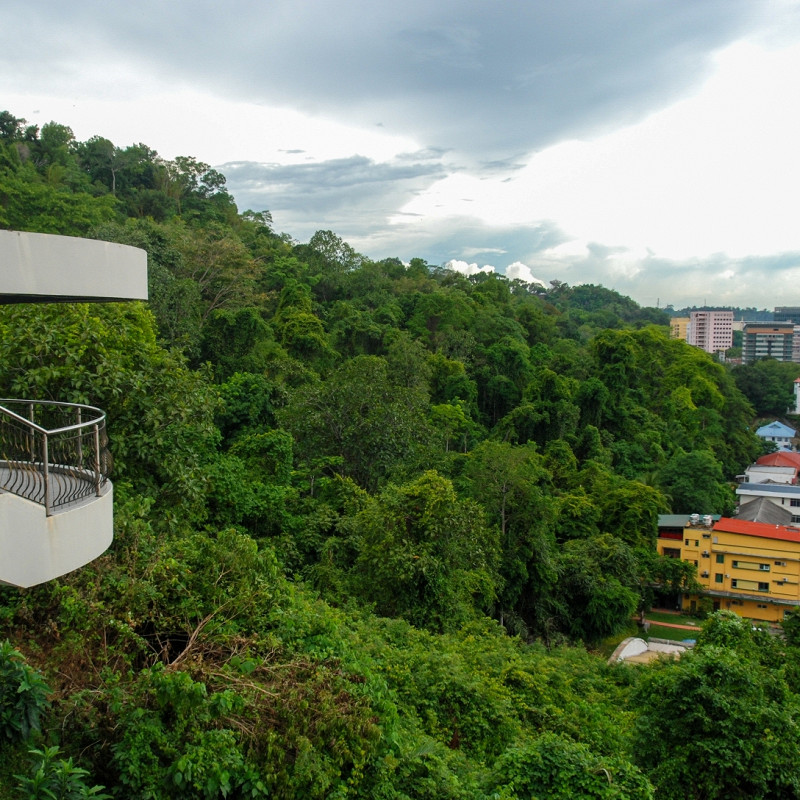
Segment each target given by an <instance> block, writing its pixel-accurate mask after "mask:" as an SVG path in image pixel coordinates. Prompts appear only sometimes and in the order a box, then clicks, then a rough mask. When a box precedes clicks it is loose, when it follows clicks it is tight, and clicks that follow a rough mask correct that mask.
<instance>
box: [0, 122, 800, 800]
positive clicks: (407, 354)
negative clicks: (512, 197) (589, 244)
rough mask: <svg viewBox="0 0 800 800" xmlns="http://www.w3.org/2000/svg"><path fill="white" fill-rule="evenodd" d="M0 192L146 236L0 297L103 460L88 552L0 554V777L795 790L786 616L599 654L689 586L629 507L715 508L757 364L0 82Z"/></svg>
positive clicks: (793, 634) (9, 213)
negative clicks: (89, 281)
mask: <svg viewBox="0 0 800 800" xmlns="http://www.w3.org/2000/svg"><path fill="white" fill-rule="evenodd" d="M0 228H5V229H14V230H26V231H35V232H41V233H54V234H66V235H74V236H84V237H90V238H97V239H103V240H107V241H112V242H119V243H123V244H129V245H134V246H137V247H140V248H143V249H145V250H146V251H147V253H148V261H149V293H150V300H149V302H148V303H146V304H145V303H111V304H94V305H91V304H51V305H25V304H20V305H7V306H2V307H0V392H1V393H2V396H4V397H23V398H37V399H57V400H62V401H69V402H80V403H90V404H92V405H95V406H99V407H101V408H103V409H104V410H105V411H106V412H107V413H108V430H109V437H110V440H111V443H110V446H111V450H112V453H113V458H114V472H113V475H112V477H113V480H114V492H115V536H114V543H113V545H112V547H111V548H110V549H109V551H108V552H107V553H106V554H105V555H103V556H102V557H100V558H99V559H97V560H96V561H94V562H93V563H91V564H89V565H88V566H86V567H84V568H82V569H80V570H77V571H76V572H74V573H71V574H69V575H67V576H64V577H63V578H60V579H58V580H55V581H52V582H50V583H47V584H44V585H40V586H38V587H34V588H32V589H27V590H21V589H16V588H13V587H2V588H0V641H3V640H4V644H2V645H0V752H1V753H2V759H0V798H89V797H91V798H102V797H115V798H126V799H128V798H130V799H135V800H151V799H152V800H160V798H171V800H183V798H187V799H188V798H209V799H210V798H223V797H224V798H261V797H270V798H371V799H373V800H406V799H411V798H431V800H434V798H435V799H436V800H443V799H445V798H453V800H455V799H456V798H458V799H459V800H460V799H462V798H463V799H464V800H467V799H470V800H473V799H477V798H496V799H497V800H523V799H525V800H530V799H531V798H540V799H541V800H544V799H545V798H565V799H566V798H615V800H616V799H619V800H627V799H628V798H630V800H642V799H645V800H646V798H651V797H656V798H659V799H660V798H675V799H676V800H677V799H678V798H681V799H683V798H696V800H705V799H706V798H709V799H710V798H722V797H725V798H776V797H797V796H800V759H798V757H797V755H798V752H799V750H798V748H799V747H800V729H798V715H799V714H800V696H799V695H798V693H799V692H800V666H799V665H800V659H799V658H798V656H800V624H798V620H795V619H792V620H789V622H787V623H786V625H785V636H784V637H780V636H778V637H776V636H772V635H769V634H768V633H767V632H765V631H762V630H760V629H754V628H753V627H752V626H751V625H749V624H748V623H746V622H744V621H742V620H740V619H739V618H737V617H735V616H732V615H730V614H726V613H724V612H721V613H718V614H716V615H712V616H711V617H710V618H709V619H708V620H707V621H706V623H705V625H704V627H703V629H702V633H701V634H700V636H699V638H698V643H697V647H696V648H695V649H694V650H693V651H692V652H690V653H688V654H687V655H685V656H684V657H683V658H681V659H680V660H679V661H666V662H663V663H658V664H656V665H655V666H652V667H647V668H637V667H627V666H608V665H607V664H606V660H605V658H604V657H603V656H602V655H600V646H601V643H602V642H604V641H606V640H608V638H609V637H613V636H614V635H618V634H621V633H622V632H624V631H625V630H626V629H628V628H629V627H630V625H631V619H632V617H633V616H634V615H636V614H637V612H639V611H640V610H641V609H642V608H647V607H649V606H650V604H652V603H653V600H654V593H655V592H657V591H659V590H661V591H665V592H670V591H673V592H674V591H679V590H681V589H687V588H691V587H692V586H693V585H694V574H693V570H694V568H693V567H692V566H690V565H688V564H686V563H684V562H680V561H677V560H674V559H664V558H662V557H660V556H657V555H656V553H655V548H654V542H655V537H656V530H657V529H656V525H657V517H658V514H660V513H667V512H675V513H683V512H686V513H688V512H698V513H703V514H711V513H730V512H731V511H732V509H733V506H734V494H733V491H732V489H731V485H730V481H731V479H732V478H733V477H734V476H735V475H736V474H737V473H739V472H741V471H742V470H743V469H744V467H745V466H746V465H747V464H748V463H750V462H751V461H753V460H754V459H755V458H756V457H757V456H758V455H760V454H761V452H762V445H761V444H760V442H759V440H758V439H757V437H756V436H755V435H754V433H753V421H754V419H755V417H756V408H755V407H754V405H753V403H754V402H761V401H760V400H758V399H757V398H754V397H752V396H751V393H752V394H753V395H754V394H755V393H757V392H759V391H761V392H762V393H763V391H764V386H765V382H764V381H763V380H761V379H759V377H758V375H759V374H760V373H759V372H758V370H759V369H764V368H763V367H759V368H758V369H755V370H754V369H749V370H740V371H739V373H738V374H737V373H736V371H733V370H731V369H730V368H728V367H727V366H726V365H724V364H720V363H718V362H717V361H715V360H714V359H712V357H711V356H709V355H708V354H706V353H704V352H702V351H700V350H698V349H696V348H692V347H690V346H689V345H687V344H686V343H685V342H682V341H677V340H672V339H670V338H669V329H668V317H667V315H666V314H665V313H664V312H663V311H662V310H659V309H654V308H642V307H639V306H638V305H637V304H636V303H635V302H633V301H632V300H631V299H629V298H627V297H623V296H621V295H619V294H617V293H616V292H614V291H612V290H609V289H606V288H604V287H601V286H594V285H583V286H569V285H567V284H565V283H561V282H559V281H553V282H552V283H551V284H550V285H549V286H548V287H544V286H542V285H540V284H525V283H522V282H520V281H509V280H507V279H505V278H504V277H503V276H501V275H497V274H486V273H481V274H478V275H473V276H470V277H465V276H463V275H461V274H459V273H456V272H453V271H451V270H449V269H447V268H446V267H444V266H440V265H432V264H428V263H426V261H425V260H424V259H422V258H412V259H411V260H410V261H409V262H408V263H404V262H403V261H401V260H400V259H397V258H386V259H384V260H380V261H374V260H372V259H370V258H367V257H365V256H363V255H361V254H359V253H358V252H356V251H355V249H354V248H352V247H351V246H350V245H348V244H347V243H346V242H345V241H343V240H342V239H341V238H340V237H339V236H337V235H336V234H335V233H334V232H332V231H329V230H325V229H324V221H323V223H322V225H321V228H322V229H321V230H319V231H318V232H317V233H316V234H314V236H312V237H311V239H310V240H309V241H308V242H306V243H300V242H297V241H295V240H293V239H292V237H291V235H289V234H286V233H280V232H277V231H276V230H275V229H274V227H273V222H272V219H271V217H270V215H269V213H268V212H266V211H263V210H262V211H251V210H247V211H243V212H240V211H239V210H238V209H237V206H236V204H235V201H234V198H233V197H232V196H231V195H230V193H229V192H228V191H227V190H226V188H225V177H224V176H223V175H221V174H220V173H219V172H218V171H216V170H214V169H212V168H211V167H209V166H208V165H207V164H203V163H202V162H199V161H197V159H195V158H192V157H180V158H176V159H174V160H172V161H169V160H165V159H162V158H161V157H160V156H159V155H158V154H157V153H156V152H155V151H154V150H152V149H151V148H149V147H147V146H146V145H144V144H135V145H131V146H128V147H118V146H116V145H114V144H113V143H112V142H110V141H108V140H107V139H104V138H102V137H100V136H97V137H93V138H92V139H89V140H88V141H85V142H80V141H76V140H75V137H74V136H73V134H72V131H71V130H70V129H69V128H68V127H67V126H65V125H62V124H58V123H55V122H52V123H49V124H47V125H44V126H42V128H41V129H39V128H37V127H35V126H30V125H27V123H26V122H25V120H23V119H19V118H16V117H14V116H13V115H12V114H11V113H10V112H2V113H0ZM770 369H771V367H770ZM773 371H774V370H773ZM765 374H766V373H765ZM795 377H796V374H795ZM748 385H749V386H750V389H751V392H750V393H748V394H745V393H743V389H744V390H745V391H747V387H748ZM775 392H777V393H778V394H781V393H783V395H785V393H786V386H785V385H784V384H783V383H781V381H778V382H777V383H776V388H775ZM788 394H789V400H791V384H789V388H788ZM783 395H781V396H783ZM765 402H766V401H765ZM781 402H782V401H781ZM783 407H784V408H785V405H784V406H783Z"/></svg>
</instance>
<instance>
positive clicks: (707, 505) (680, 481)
mask: <svg viewBox="0 0 800 800" xmlns="http://www.w3.org/2000/svg"><path fill="white" fill-rule="evenodd" d="M659 480H660V482H661V485H662V486H663V487H664V490H665V492H666V493H667V494H668V495H669V496H670V497H671V498H672V510H673V511H674V512H675V513H691V514H730V513H731V512H732V511H733V507H734V497H733V493H732V491H731V490H730V488H729V487H728V486H726V485H725V483H724V480H723V475H722V467H721V466H720V463H719V462H718V461H717V460H716V459H715V458H714V456H713V455H712V454H711V453H709V452H708V451H707V450H694V451H692V452H689V453H686V452H683V451H678V452H676V453H675V454H674V455H673V456H672V458H671V459H670V460H669V461H668V462H667V463H666V464H665V465H664V467H663V468H662V470H661V472H660V473H659Z"/></svg>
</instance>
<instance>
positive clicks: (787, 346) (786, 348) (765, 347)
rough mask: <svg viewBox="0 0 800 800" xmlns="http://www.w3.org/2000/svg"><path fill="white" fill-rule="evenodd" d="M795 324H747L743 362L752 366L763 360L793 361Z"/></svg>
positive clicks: (744, 333) (743, 338) (743, 343)
mask: <svg viewBox="0 0 800 800" xmlns="http://www.w3.org/2000/svg"><path fill="white" fill-rule="evenodd" d="M794 328H795V326H794V324H793V323H791V322H747V323H745V326H744V330H743V336H742V362H743V363H744V364H752V363H753V362H755V361H760V360H761V359H762V358H774V359H775V360H776V361H792V358H793V344H794Z"/></svg>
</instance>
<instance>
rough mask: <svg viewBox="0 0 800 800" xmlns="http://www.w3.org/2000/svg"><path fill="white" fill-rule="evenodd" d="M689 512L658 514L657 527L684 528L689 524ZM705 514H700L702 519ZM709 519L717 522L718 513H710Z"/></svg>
mask: <svg viewBox="0 0 800 800" xmlns="http://www.w3.org/2000/svg"><path fill="white" fill-rule="evenodd" d="M690 516H691V514H659V515H658V527H659V528H685V527H686V526H687V525H688V524H689V517H690ZM704 516H705V514H701V515H700V520H701V521H702V519H703V517H704ZM710 516H711V519H713V520H714V522H718V521H719V519H720V515H719V514H711V515H710Z"/></svg>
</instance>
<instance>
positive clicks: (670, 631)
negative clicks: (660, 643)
mask: <svg viewBox="0 0 800 800" xmlns="http://www.w3.org/2000/svg"><path fill="white" fill-rule="evenodd" d="M697 632H698V633H699V632H700V631H699V628H698V631H697ZM647 636H648V638H649V639H669V640H670V641H673V642H682V641H683V640H684V639H696V638H697V633H695V632H694V631H685V630H681V628H667V627H666V626H665V625H651V626H650V630H649V631H648V632H647Z"/></svg>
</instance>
